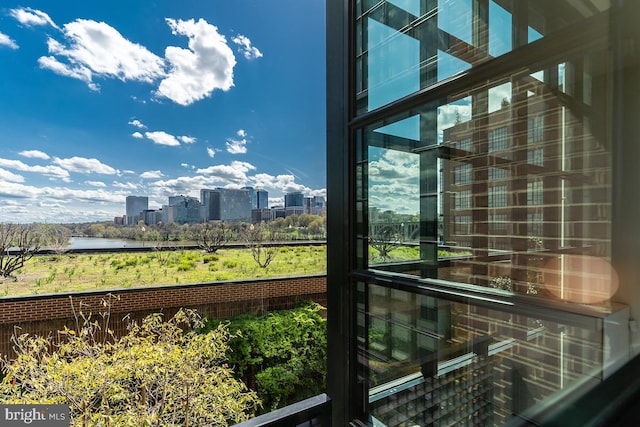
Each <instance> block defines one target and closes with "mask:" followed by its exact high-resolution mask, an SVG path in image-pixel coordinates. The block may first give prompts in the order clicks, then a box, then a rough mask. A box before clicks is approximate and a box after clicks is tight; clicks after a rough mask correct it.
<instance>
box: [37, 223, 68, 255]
mask: <svg viewBox="0 0 640 427" xmlns="http://www.w3.org/2000/svg"><path fill="white" fill-rule="evenodd" d="M37 229H38V233H39V234H40V235H41V237H42V240H41V243H42V244H44V245H46V246H48V247H49V248H51V250H53V251H54V252H55V253H57V254H59V255H60V254H63V253H65V252H66V251H67V246H68V245H69V239H70V238H71V230H69V229H68V228H67V227H65V226H64V225H60V224H39V225H37Z"/></svg>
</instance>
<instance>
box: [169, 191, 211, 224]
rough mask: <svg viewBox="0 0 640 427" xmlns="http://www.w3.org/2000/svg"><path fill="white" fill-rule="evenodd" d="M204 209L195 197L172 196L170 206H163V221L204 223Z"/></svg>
mask: <svg viewBox="0 0 640 427" xmlns="http://www.w3.org/2000/svg"><path fill="white" fill-rule="evenodd" d="M204 214H205V212H204V208H203V206H202V204H201V203H200V200H198V199H197V198H195V197H190V196H171V197H169V204H168V205H163V206H162V214H161V215H162V221H164V222H165V223H172V222H176V223H178V224H193V223H199V222H202V221H203V218H204Z"/></svg>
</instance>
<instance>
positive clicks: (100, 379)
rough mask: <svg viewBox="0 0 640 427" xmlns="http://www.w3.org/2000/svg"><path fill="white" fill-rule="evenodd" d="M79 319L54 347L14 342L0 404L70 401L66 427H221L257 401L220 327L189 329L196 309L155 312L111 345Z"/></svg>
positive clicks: (37, 341)
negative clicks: (230, 357) (238, 374)
mask: <svg viewBox="0 0 640 427" xmlns="http://www.w3.org/2000/svg"><path fill="white" fill-rule="evenodd" d="M81 318H82V319H83V321H82V322H81V324H79V325H78V327H77V329H68V328H65V329H64V330H62V331H59V336H60V337H61V340H60V342H59V343H56V342H54V340H53V339H52V338H51V337H48V338H43V337H38V336H29V335H26V334H25V335H21V336H18V337H14V343H15V347H16V350H17V352H18V357H17V358H16V359H14V360H12V361H7V360H5V361H4V362H3V364H2V374H3V379H2V382H0V402H2V403H3V404H18V403H21V404H32V403H51V404H54V403H60V404H68V405H69V407H70V416H71V425H72V426H85V425H91V426H204V425H206V426H227V425H230V424H231V425H233V424H235V423H238V422H240V421H243V420H246V419H248V418H249V417H251V416H252V415H253V413H254V411H255V409H256V407H257V406H258V404H259V401H258V399H257V397H256V395H255V393H254V392H252V391H248V390H247V388H246V386H245V385H244V384H243V383H242V382H241V381H239V380H237V379H235V378H234V377H233V372H232V371H231V369H230V368H229V367H228V365H227V364H226V363H225V358H226V352H227V350H228V340H229V337H230V335H229V330H228V328H227V327H226V326H225V325H219V326H218V327H216V328H214V329H211V330H210V331H209V332H208V333H206V334H202V333H195V332H194V331H193V330H192V329H189V328H191V327H199V326H201V325H202V323H201V321H200V317H199V316H198V315H197V313H195V312H194V311H191V310H184V311H180V312H178V314H176V315H175V316H174V317H173V318H172V319H170V320H168V321H166V322H165V321H163V319H162V316H161V314H153V315H150V316H148V317H147V318H145V319H144V320H143V321H142V322H141V323H139V324H138V323H132V324H131V325H130V327H129V332H128V333H127V335H125V336H124V337H122V338H121V339H119V340H116V339H115V338H114V336H113V333H112V332H111V331H109V330H108V329H106V328H105V329H102V330H101V327H100V326H99V322H97V321H93V320H91V319H90V318H87V317H81ZM106 318H108V316H107V317H105V319H106ZM182 328H188V330H187V332H184V331H183V329H182Z"/></svg>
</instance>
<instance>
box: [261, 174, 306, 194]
mask: <svg viewBox="0 0 640 427" xmlns="http://www.w3.org/2000/svg"><path fill="white" fill-rule="evenodd" d="M295 179H296V178H295V176H293V175H277V176H273V175H269V174H266V173H258V174H255V175H254V176H252V177H251V180H252V182H253V185H254V186H255V187H259V188H265V189H269V190H276V191H281V192H283V193H290V192H293V191H301V192H303V193H309V192H310V191H311V190H310V189H309V188H307V187H305V186H304V185H302V184H297V183H296V182H295Z"/></svg>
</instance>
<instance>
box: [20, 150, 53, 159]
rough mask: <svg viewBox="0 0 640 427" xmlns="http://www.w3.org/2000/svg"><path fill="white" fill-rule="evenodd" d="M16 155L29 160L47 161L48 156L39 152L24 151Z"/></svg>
mask: <svg viewBox="0 0 640 427" xmlns="http://www.w3.org/2000/svg"><path fill="white" fill-rule="evenodd" d="M18 154H20V155H21V156H22V157H27V158H30V159H43V160H49V155H48V154H47V153H45V152H43V151H40V150H24V151H21V152H19V153H18Z"/></svg>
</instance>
